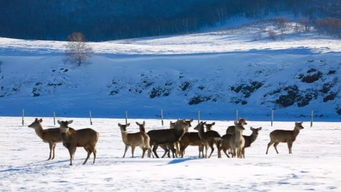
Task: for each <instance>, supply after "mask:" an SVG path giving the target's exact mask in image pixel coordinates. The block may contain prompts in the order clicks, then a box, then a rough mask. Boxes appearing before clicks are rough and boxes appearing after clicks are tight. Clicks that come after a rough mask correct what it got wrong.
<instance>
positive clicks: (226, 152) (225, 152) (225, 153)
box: [223, 149, 230, 158]
mask: <svg viewBox="0 0 341 192" xmlns="http://www.w3.org/2000/svg"><path fill="white" fill-rule="evenodd" d="M223 151H224V153H225V155H226V157H227V158H230V156H229V155H228V154H227V152H226V149H224V150H223Z"/></svg>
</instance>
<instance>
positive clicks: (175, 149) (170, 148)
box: [160, 119, 193, 158]
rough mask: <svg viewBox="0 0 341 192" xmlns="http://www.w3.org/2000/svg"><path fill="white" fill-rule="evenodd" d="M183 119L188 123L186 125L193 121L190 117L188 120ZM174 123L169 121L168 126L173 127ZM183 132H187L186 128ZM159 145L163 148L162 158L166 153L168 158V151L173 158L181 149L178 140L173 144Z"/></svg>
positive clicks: (178, 154)
mask: <svg viewBox="0 0 341 192" xmlns="http://www.w3.org/2000/svg"><path fill="white" fill-rule="evenodd" d="M178 121H179V120H178ZM183 121H185V122H186V123H187V124H188V127H191V126H192V125H191V122H192V121H193V119H190V120H187V119H183ZM175 125H176V122H172V121H170V122H169V127H170V128H171V129H174V128H175ZM185 132H186V133H187V130H186V131H185ZM186 133H185V134H186ZM180 141H181V140H180ZM160 147H161V148H162V149H163V150H164V153H163V155H162V158H164V157H165V156H166V155H167V156H168V158H170V151H172V156H173V158H174V157H178V156H181V149H180V147H181V146H180V142H179V141H178V142H175V143H174V144H161V145H160Z"/></svg>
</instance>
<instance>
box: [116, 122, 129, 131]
mask: <svg viewBox="0 0 341 192" xmlns="http://www.w3.org/2000/svg"><path fill="white" fill-rule="evenodd" d="M129 125H130V123H128V124H126V125H122V124H121V123H118V126H119V127H120V129H121V131H122V132H125V131H127V127H129Z"/></svg>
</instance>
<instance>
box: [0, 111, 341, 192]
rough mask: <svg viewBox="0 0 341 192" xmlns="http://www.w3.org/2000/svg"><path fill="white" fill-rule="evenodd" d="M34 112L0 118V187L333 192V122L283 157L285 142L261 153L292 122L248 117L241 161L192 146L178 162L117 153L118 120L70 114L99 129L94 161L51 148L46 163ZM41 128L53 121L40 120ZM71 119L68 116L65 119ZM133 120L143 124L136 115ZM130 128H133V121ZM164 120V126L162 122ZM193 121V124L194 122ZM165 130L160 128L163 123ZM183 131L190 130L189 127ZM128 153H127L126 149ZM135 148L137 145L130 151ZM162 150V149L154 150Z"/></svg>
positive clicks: (337, 181)
mask: <svg viewBox="0 0 341 192" xmlns="http://www.w3.org/2000/svg"><path fill="white" fill-rule="evenodd" d="M33 119H34V118H33V117H29V118H26V119H25V126H21V118H20V117H0V123H1V132H0V153H1V155H0V191H58V192H60V191H189V190H191V191H264V192H265V191H276V192H277V191H318V192H321V191H326V192H327V191H328V192H329V191H335V192H337V191H340V190H341V163H340V162H341V150H340V148H341V143H340V135H341V134H340V133H341V129H340V127H341V124H340V122H316V123H315V124H314V126H313V127H312V128H310V126H309V123H308V122H304V123H303V125H304V127H305V129H303V130H302V131H301V132H300V134H299V135H298V137H297V140H296V141H295V143H294V145H293V154H292V155H289V154H288V150H287V146H286V145H285V144H280V145H279V146H278V148H279V152H280V154H278V155H277V154H275V151H274V149H273V148H271V149H270V154H269V155H265V150H266V144H267V143H268V141H269V136H268V135H269V133H270V131H272V130H273V129H278V128H281V129H292V128H293V124H294V123H293V122H275V123H274V127H273V128H272V127H270V122H260V121H257V122H256V121H250V122H249V123H248V125H247V126H246V127H247V129H246V131H245V134H246V135H248V134H250V132H251V131H250V130H249V127H250V126H253V127H259V126H262V127H263V129H262V130H261V132H260V133H259V137H258V139H257V140H256V141H255V143H253V144H252V146H251V148H249V149H247V150H246V158H245V159H227V158H226V157H224V158H222V159H218V158H217V156H216V153H214V156H213V157H212V158H210V159H197V157H196V156H197V153H198V152H197V148H196V147H188V148H187V150H186V155H185V158H183V159H168V158H165V159H153V158H145V159H141V158H140V157H136V158H130V157H128V158H125V159H123V158H121V156H122V154H123V149H124V145H123V143H122V140H121V135H120V131H119V128H118V126H117V123H118V122H121V123H124V120H123V119H97V118H96V119H93V123H94V124H93V126H89V119H82V118H72V119H73V120H74V123H73V124H72V127H73V128H75V129H79V128H84V127H92V128H93V129H95V130H97V131H98V132H99V133H100V138H99V142H98V145H97V153H98V157H97V162H96V164H94V165H92V164H91V163H90V162H88V164H87V165H81V163H82V161H83V160H84V158H85V152H84V150H83V149H81V148H79V149H78V150H77V152H76V156H75V161H74V165H73V166H71V167H70V166H69V161H68V158H69V157H68V152H67V150H66V149H65V148H64V147H63V146H62V145H61V144H58V145H57V147H56V158H55V160H52V161H46V160H45V159H47V157H48V144H46V143H43V142H42V141H41V139H40V138H38V136H37V135H36V134H35V132H34V130H32V129H31V128H28V127H27V125H28V124H30V123H31V122H32V121H33ZM43 119H44V121H43V127H44V128H51V127H54V126H53V120H52V119H51V118H43ZM69 119H70V118H69ZM137 121H140V122H141V121H142V120H141V119H139V120H137ZM129 122H130V123H131V124H132V126H131V127H130V129H128V130H129V131H131V132H134V131H137V126H136V125H135V120H133V119H129ZM168 123H169V120H166V122H165V124H166V125H168ZM231 124H232V121H217V122H216V125H215V126H214V127H213V129H214V130H217V131H218V132H220V133H221V134H223V133H224V132H225V129H226V127H227V126H228V125H231ZM195 125H196V122H194V123H193V127H194V126H195ZM161 127H162V126H161V125H160V121H159V120H153V119H146V129H147V130H150V129H156V128H161ZM164 128H166V126H165V127H164ZM190 131H194V130H193V129H192V128H191V129H190ZM128 154H130V151H129V153H128ZM140 154H141V151H140V150H136V152H135V155H140ZM159 154H161V150H160V151H159Z"/></svg>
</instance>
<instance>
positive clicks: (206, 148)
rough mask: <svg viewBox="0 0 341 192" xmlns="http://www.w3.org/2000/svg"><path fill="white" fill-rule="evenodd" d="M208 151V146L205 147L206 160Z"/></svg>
mask: <svg viewBox="0 0 341 192" xmlns="http://www.w3.org/2000/svg"><path fill="white" fill-rule="evenodd" d="M207 150H208V146H207V144H206V145H205V158H207Z"/></svg>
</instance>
